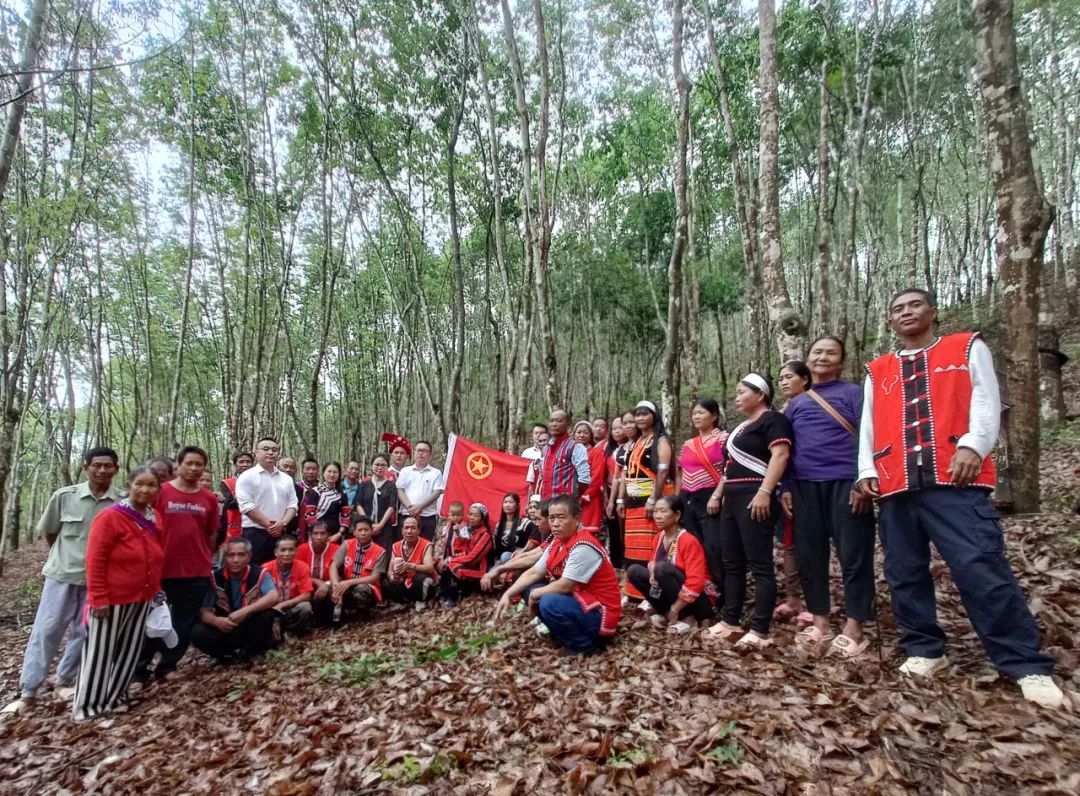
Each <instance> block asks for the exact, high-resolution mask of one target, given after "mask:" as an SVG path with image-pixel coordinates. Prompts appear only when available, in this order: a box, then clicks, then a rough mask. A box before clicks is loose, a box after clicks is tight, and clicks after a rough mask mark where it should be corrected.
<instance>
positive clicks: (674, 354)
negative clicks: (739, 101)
mask: <svg viewBox="0 0 1080 796" xmlns="http://www.w3.org/2000/svg"><path fill="white" fill-rule="evenodd" d="M671 44H672V46H671V68H672V73H673V75H674V77H675V91H676V93H677V95H678V106H677V111H676V118H675V137H676V143H675V238H674V240H673V241H672V246H671V259H670V260H669V261H668V301H667V334H666V335H665V339H664V382H663V388H662V390H661V394H660V403H661V405H662V407H661V412H662V414H663V417H664V423H665V424H666V425H667V426H668V427H669V428H674V427H675V426H676V425H677V418H676V411H675V407H676V404H677V403H678V400H679V383H678V374H677V373H676V370H677V368H676V366H677V364H678V362H679V348H680V339H679V320H680V315H681V310H682V308H681V304H682V291H683V284H682V282H683V278H682V269H683V254H684V253H685V252H686V241H687V236H688V231H689V230H688V227H689V223H690V211H689V203H688V200H687V177H686V153H687V149H688V148H689V138H690V80H689V79H688V78H687V77H686V74H685V72H683V3H682V0H672V4H671Z"/></svg>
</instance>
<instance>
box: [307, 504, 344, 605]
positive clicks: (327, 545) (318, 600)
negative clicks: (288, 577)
mask: <svg viewBox="0 0 1080 796" xmlns="http://www.w3.org/2000/svg"><path fill="white" fill-rule="evenodd" d="M340 547H341V545H339V544H334V543H333V542H331V541H330V528H329V526H328V525H327V524H326V522H325V521H324V520H317V521H316V522H315V524H314V525H312V526H311V532H310V533H309V534H308V540H307V541H306V542H304V543H303V544H302V545H300V547H298V548H297V549H296V560H297V561H302V562H304V563H305V564H307V565H308V568H309V569H310V570H311V585H312V587H313V588H314V592H312V595H311V607H312V609H313V610H314V613H315V621H316V622H319V623H322V624H325V623H328V622H329V621H330V617H331V615H332V614H333V611H334V603H333V602H332V601H331V599H330V591H331V589H332V587H333V584H331V583H330V568H331V567H332V566H333V564H334V557H335V556H336V555H337V552H338V549H339V548H340Z"/></svg>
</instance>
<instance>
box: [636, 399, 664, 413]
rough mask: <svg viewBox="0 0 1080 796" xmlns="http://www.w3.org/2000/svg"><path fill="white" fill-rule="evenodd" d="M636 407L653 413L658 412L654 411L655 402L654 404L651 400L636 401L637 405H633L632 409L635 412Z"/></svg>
mask: <svg viewBox="0 0 1080 796" xmlns="http://www.w3.org/2000/svg"><path fill="white" fill-rule="evenodd" d="M638 409H648V410H649V411H650V412H652V413H653V414H654V415H659V414H660V413H659V412H657V411H656V404H654V403H653V402H652V401H638V404H637V406H635V407H634V411H635V412H636V411H637V410H638Z"/></svg>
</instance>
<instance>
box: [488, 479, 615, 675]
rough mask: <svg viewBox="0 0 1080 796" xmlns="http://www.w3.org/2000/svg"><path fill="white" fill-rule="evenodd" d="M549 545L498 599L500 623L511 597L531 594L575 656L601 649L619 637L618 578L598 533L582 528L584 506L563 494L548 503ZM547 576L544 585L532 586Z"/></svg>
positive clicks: (538, 611)
mask: <svg viewBox="0 0 1080 796" xmlns="http://www.w3.org/2000/svg"><path fill="white" fill-rule="evenodd" d="M548 522H549V523H550V524H551V530H552V533H553V534H554V535H553V536H552V539H551V544H550V545H548V548H547V549H546V550H545V551H544V553H543V555H541V556H540V560H539V561H537V562H536V564H535V565H534V566H533V568H532V569H530V570H528V571H527V572H525V573H524V574H523V575H522V576H521V577H520V578H518V579H517V580H516V581H515V582H514V585H513V586H511V587H510V588H509V589H507V590H506V592H505V593H504V594H503V596H502V597H501V598H500V600H499V605H498V608H496V609H495V616H494V619H493V621H494V622H498V621H499V620H500V619H501V618H502V617H503V616H504V615H505V614H506V611H507V610H508V609H509V607H510V603H511V601H512V600H513V599H514V598H515V597H516V596H517V595H519V594H522V593H523V592H527V593H528V600H529V609H530V610H531V611H532V612H533V613H534V614H538V615H539V616H540V620H541V621H542V622H543V623H544V624H545V625H546V626H547V627H548V629H549V630H550V631H551V637H552V638H553V639H555V640H556V641H559V642H561V643H562V644H563V645H565V647H566V650H567V653H568V654H571V655H591V654H594V653H597V652H602V651H603V650H604V647H605V646H606V644H607V642H608V641H609V640H610V639H611V637H612V636H614V635H615V628H616V627H617V626H618V624H619V616H620V614H621V613H622V593H621V592H620V590H619V577H618V575H616V574H615V568H614V567H613V566H611V560H610V559H609V558H608V557H607V553H606V552H605V551H604V548H603V547H602V546H601V545H600V543H599V542H597V541H596V537H595V536H593V535H592V534H591V533H589V532H588V531H586V530H585V529H584V528H582V527H581V504H580V503H578V499H577V498H576V497H573V496H571V495H560V496H559V497H557V498H555V499H554V500H552V501H551V503H550V504H549V505H548ZM544 580H546V581H547V583H546V584H545V585H540V586H537V587H536V588H532V589H530V588H529V587H530V586H533V584H536V583H541V582H542V581H544Z"/></svg>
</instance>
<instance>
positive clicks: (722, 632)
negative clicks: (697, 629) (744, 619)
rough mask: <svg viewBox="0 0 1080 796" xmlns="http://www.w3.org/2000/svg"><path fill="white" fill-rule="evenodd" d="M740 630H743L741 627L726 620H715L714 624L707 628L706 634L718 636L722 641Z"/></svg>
mask: <svg viewBox="0 0 1080 796" xmlns="http://www.w3.org/2000/svg"><path fill="white" fill-rule="evenodd" d="M742 632H743V631H742V628H741V627H733V626H731V625H729V624H728V623H727V622H717V623H716V624H715V625H713V626H712V627H710V628H709V629H708V631H707V633H706V634H707V635H708V637H709V638H718V639H721V640H723V641H727V640H729V639H730V638H731V637H732V636H737V635H738V634H740V633H742Z"/></svg>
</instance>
